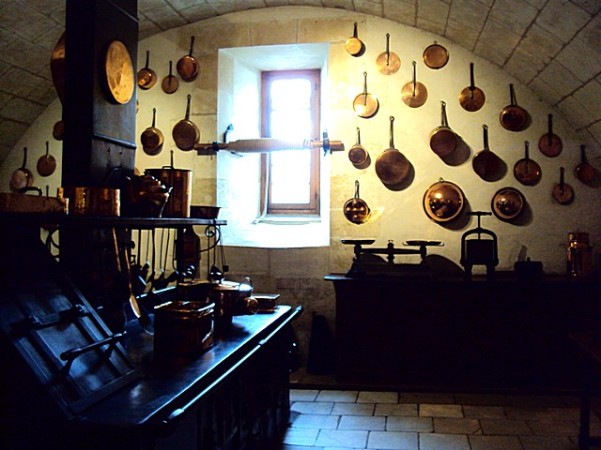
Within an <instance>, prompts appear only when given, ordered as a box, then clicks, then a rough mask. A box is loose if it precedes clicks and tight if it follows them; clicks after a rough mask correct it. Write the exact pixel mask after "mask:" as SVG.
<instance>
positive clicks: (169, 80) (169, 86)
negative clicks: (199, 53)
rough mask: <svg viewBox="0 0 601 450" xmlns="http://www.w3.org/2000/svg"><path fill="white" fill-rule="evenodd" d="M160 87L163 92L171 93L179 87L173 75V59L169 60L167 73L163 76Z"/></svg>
mask: <svg viewBox="0 0 601 450" xmlns="http://www.w3.org/2000/svg"><path fill="white" fill-rule="evenodd" d="M161 87H162V88H163V92H164V93H165V94H173V93H174V92H175V91H177V89H178V88H179V81H178V79H177V77H176V76H175V75H173V61H169V75H167V76H166V77H165V78H163V82H162V83H161Z"/></svg>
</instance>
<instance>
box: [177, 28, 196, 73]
mask: <svg viewBox="0 0 601 450" xmlns="http://www.w3.org/2000/svg"><path fill="white" fill-rule="evenodd" d="M193 50H194V36H192V37H190V51H189V52H188V54H187V55H184V56H182V57H181V58H180V59H179V60H178V61H177V73H179V76H180V77H181V78H182V80H184V81H194V80H195V79H196V77H197V76H198V74H199V73H200V64H199V62H198V60H197V59H196V58H195V57H194V56H192V51H193Z"/></svg>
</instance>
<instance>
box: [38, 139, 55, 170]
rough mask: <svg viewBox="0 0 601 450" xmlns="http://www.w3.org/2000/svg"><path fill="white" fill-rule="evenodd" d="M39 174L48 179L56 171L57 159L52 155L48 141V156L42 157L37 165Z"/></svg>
mask: <svg viewBox="0 0 601 450" xmlns="http://www.w3.org/2000/svg"><path fill="white" fill-rule="evenodd" d="M36 167H37V170H38V173H39V174H40V175H41V176H43V177H48V176H50V175H52V174H53V173H54V171H55V170H56V159H54V156H52V155H51V154H50V150H49V148H48V141H46V154H45V155H42V156H40V158H39V159H38V163H37V166H36Z"/></svg>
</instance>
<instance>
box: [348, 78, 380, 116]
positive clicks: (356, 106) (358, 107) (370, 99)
mask: <svg viewBox="0 0 601 450" xmlns="http://www.w3.org/2000/svg"><path fill="white" fill-rule="evenodd" d="M379 108H380V102H379V101H378V98H377V97H376V96H375V95H373V94H370V93H368V92H367V72H363V93H361V94H359V95H357V96H356V97H355V99H354V100H353V110H354V111H355V112H356V113H357V115H358V116H359V117H363V118H364V119H369V118H370V117H373V116H375V115H376V113H377V112H378V109H379Z"/></svg>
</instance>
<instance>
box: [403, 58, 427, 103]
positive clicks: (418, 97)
mask: <svg viewBox="0 0 601 450" xmlns="http://www.w3.org/2000/svg"><path fill="white" fill-rule="evenodd" d="M416 65H417V64H416V62H415V61H413V81H409V82H408V83H406V84H405V85H404V86H403V89H402V90H401V95H402V98H403V102H404V103H405V104H406V105H407V106H409V107H411V108H419V107H420V106H422V105H423V104H424V103H426V100H428V89H426V86H425V85H424V84H423V83H420V82H418V81H417V79H416V68H415V66H416Z"/></svg>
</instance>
